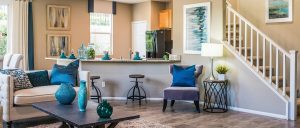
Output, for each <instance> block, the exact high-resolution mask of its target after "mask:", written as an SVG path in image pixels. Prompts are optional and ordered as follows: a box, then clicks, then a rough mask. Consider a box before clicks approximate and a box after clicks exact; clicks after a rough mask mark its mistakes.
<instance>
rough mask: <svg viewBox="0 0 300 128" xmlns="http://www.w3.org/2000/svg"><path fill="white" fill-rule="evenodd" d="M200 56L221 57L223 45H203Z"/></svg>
mask: <svg viewBox="0 0 300 128" xmlns="http://www.w3.org/2000/svg"><path fill="white" fill-rule="evenodd" d="M201 55H202V56H207V57H221V56H223V44H220V43H203V44H202V51H201Z"/></svg>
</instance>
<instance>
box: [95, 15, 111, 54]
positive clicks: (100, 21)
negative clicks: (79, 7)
mask: <svg viewBox="0 0 300 128" xmlns="http://www.w3.org/2000/svg"><path fill="white" fill-rule="evenodd" d="M90 32H91V35H90V42H91V43H92V44H94V45H95V51H96V55H102V54H103V52H104V51H108V52H109V53H110V54H112V53H113V44H112V14H105V13H90Z"/></svg>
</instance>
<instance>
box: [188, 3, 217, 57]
mask: <svg viewBox="0 0 300 128" xmlns="http://www.w3.org/2000/svg"><path fill="white" fill-rule="evenodd" d="M183 12H184V14H183V18H184V19H183V20H184V21H183V26H184V27H183V31H184V32H183V49H184V50H183V53H184V54H201V47H202V44H203V43H208V42H209V41H210V12H211V11H210V2H205V3H198V4H190V5H184V9H183Z"/></svg>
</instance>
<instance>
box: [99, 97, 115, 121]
mask: <svg viewBox="0 0 300 128" xmlns="http://www.w3.org/2000/svg"><path fill="white" fill-rule="evenodd" d="M97 113H98V115H99V116H100V118H110V116H111V115H112V113H113V108H112V106H111V105H110V104H109V103H108V102H107V100H103V101H102V102H101V103H100V104H99V105H98V107H97Z"/></svg>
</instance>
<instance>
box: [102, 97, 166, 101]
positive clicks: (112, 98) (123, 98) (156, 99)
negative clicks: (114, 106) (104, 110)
mask: <svg viewBox="0 0 300 128" xmlns="http://www.w3.org/2000/svg"><path fill="white" fill-rule="evenodd" d="M103 99H106V100H126V99H127V98H126V97H103ZM147 100H152V101H160V100H163V98H147Z"/></svg>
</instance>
